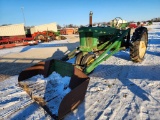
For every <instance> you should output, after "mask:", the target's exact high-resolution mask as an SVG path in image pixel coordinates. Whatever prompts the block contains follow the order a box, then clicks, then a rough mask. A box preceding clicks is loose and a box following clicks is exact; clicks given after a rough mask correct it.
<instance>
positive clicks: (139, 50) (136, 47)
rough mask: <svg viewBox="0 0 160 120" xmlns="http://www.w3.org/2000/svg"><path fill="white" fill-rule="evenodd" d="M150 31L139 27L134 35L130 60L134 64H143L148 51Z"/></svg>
mask: <svg viewBox="0 0 160 120" xmlns="http://www.w3.org/2000/svg"><path fill="white" fill-rule="evenodd" d="M147 44H148V30H147V28H145V27H139V28H137V29H136V30H135V32H134V33H133V36H132V39H131V45H130V58H131V60H132V61H133V62H142V61H143V59H144V56H145V53H146V50H147Z"/></svg>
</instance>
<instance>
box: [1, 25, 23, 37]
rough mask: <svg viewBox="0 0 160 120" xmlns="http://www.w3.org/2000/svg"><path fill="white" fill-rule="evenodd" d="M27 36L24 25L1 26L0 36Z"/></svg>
mask: <svg viewBox="0 0 160 120" xmlns="http://www.w3.org/2000/svg"><path fill="white" fill-rule="evenodd" d="M17 35H25V30H24V24H23V23H22V24H14V25H7V26H0V36H17Z"/></svg>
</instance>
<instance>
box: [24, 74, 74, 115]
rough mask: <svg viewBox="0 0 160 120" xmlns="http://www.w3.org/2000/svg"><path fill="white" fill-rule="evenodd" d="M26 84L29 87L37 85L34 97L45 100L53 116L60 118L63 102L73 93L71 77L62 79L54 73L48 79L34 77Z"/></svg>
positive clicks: (33, 92)
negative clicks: (67, 95) (70, 85)
mask: <svg viewBox="0 0 160 120" xmlns="http://www.w3.org/2000/svg"><path fill="white" fill-rule="evenodd" d="M25 83H27V84H28V85H31V84H33V83H35V86H34V87H33V91H32V96H35V97H36V96H38V97H41V98H43V99H44V100H45V101H46V102H47V103H46V105H47V107H48V108H49V109H50V111H51V112H52V114H54V115H56V116H58V109H59V106H60V103H61V101H62V100H63V98H64V97H65V96H66V94H68V93H69V92H70V91H71V89H70V88H69V83H70V77H68V76H65V77H62V76H61V75H60V74H58V73H56V72H53V73H52V74H51V75H49V76H48V77H47V78H44V77H43V75H36V76H33V77H32V78H30V79H29V80H27V81H26V82H25ZM32 86H33V85H32Z"/></svg>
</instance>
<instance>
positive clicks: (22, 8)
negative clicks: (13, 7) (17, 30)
mask: <svg viewBox="0 0 160 120" xmlns="http://www.w3.org/2000/svg"><path fill="white" fill-rule="evenodd" d="M21 10H22V14H23V20H24V26H25V25H26V20H25V16H24V11H23V10H24V7H21Z"/></svg>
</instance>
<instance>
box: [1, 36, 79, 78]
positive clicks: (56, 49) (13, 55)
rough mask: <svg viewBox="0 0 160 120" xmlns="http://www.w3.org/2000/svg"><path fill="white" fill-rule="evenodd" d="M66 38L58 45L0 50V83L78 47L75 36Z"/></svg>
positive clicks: (51, 43)
mask: <svg viewBox="0 0 160 120" xmlns="http://www.w3.org/2000/svg"><path fill="white" fill-rule="evenodd" d="M66 37H67V40H63V41H62V42H60V41H58V43H57V41H52V42H49V43H40V44H38V45H35V46H23V47H16V48H10V49H2V50H0V81H3V80H5V79H6V78H8V77H10V76H13V75H18V74H19V73H20V72H21V71H22V70H24V69H26V68H27V67H30V66H32V65H34V64H36V63H38V62H40V61H44V60H47V59H52V58H54V59H60V58H61V57H63V56H64V55H65V54H66V53H67V52H69V51H71V50H73V49H75V48H76V47H77V46H79V37H78V36H77V35H67V36H66ZM35 48H36V49H35ZM3 53H5V54H3Z"/></svg>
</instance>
